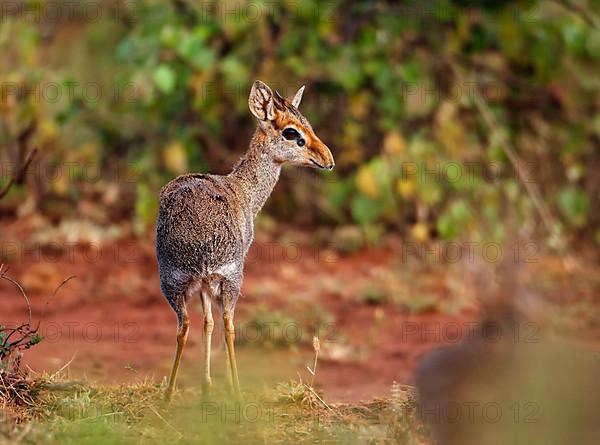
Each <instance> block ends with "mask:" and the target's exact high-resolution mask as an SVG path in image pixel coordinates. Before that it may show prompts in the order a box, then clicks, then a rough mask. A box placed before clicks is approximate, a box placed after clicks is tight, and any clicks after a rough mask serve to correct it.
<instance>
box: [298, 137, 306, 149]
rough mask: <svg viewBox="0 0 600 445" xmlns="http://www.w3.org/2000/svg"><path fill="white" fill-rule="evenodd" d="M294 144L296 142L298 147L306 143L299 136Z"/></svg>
mask: <svg viewBox="0 0 600 445" xmlns="http://www.w3.org/2000/svg"><path fill="white" fill-rule="evenodd" d="M296 144H298V146H299V147H302V146H303V145H304V144H306V141H305V140H304V139H302V138H300V139H298V140H297V141H296Z"/></svg>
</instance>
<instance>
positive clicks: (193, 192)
mask: <svg viewBox="0 0 600 445" xmlns="http://www.w3.org/2000/svg"><path fill="white" fill-rule="evenodd" d="M303 91H304V87H302V88H300V90H298V92H297V93H296V94H295V95H294V96H293V97H292V98H289V99H284V98H283V97H281V96H280V95H279V94H278V93H276V94H273V92H272V91H271V89H270V88H269V87H268V86H267V85H265V84H264V83H263V82H261V81H259V80H257V81H255V82H254V84H253V85H252V90H251V91H250V97H249V99H248V105H249V106H250V111H251V112H252V114H253V115H254V116H255V117H256V118H257V119H258V128H257V129H256V132H255V133H254V136H253V137H252V140H251V142H250V148H249V150H248V151H247V152H246V154H245V155H244V156H243V157H242V158H241V159H240V160H239V161H238V163H237V164H236V165H235V167H234V168H233V170H232V172H231V173H229V174H228V175H226V176H220V175H210V174H197V173H192V174H186V175H182V176H179V177H178V178H176V179H174V180H173V181H171V182H169V183H168V184H167V185H166V186H164V187H163V188H162V190H161V192H160V209H159V212H158V221H157V224H156V256H157V258H158V266H159V274H160V285H161V289H162V292H163V294H164V296H165V298H166V299H167V301H168V302H169V304H170V305H171V307H172V308H173V310H174V311H175V313H176V315H177V321H178V328H177V352H176V354H175V361H174V363H173V368H172V370H171V376H170V379H169V386H168V388H167V392H166V394H165V398H166V400H167V401H169V400H170V399H171V397H172V395H173V390H174V388H175V380H176V378H177V371H178V369H179V363H180V360H181V354H182V352H183V348H184V346H185V343H186V339H187V335H188V330H189V317H188V312H187V309H186V302H188V301H189V299H190V298H192V297H193V296H194V295H195V294H197V293H199V294H200V299H201V302H202V308H203V313H204V333H205V339H206V343H205V350H204V359H205V362H204V366H205V367H204V379H203V389H204V391H205V392H208V390H209V388H210V385H211V377H210V347H211V338H212V332H213V327H214V321H213V316H212V311H211V303H212V301H213V300H215V301H216V302H217V303H218V304H219V305H220V306H221V309H222V314H223V324H224V331H225V341H226V345H227V358H228V362H229V375H230V377H231V383H232V384H233V389H234V391H235V394H236V396H238V397H240V396H241V393H240V386H239V379H238V372H237V366H236V360H235V352H234V346H233V344H234V339H235V333H234V323H233V315H234V311H235V305H236V302H237V299H238V296H239V294H240V288H241V287H242V280H243V270H244V257H245V255H246V253H247V252H248V249H249V247H250V245H251V243H252V239H253V234H254V227H253V226H254V218H255V217H256V214H257V213H258V212H259V211H260V209H261V208H262V207H263V205H264V204H265V201H266V200H267V198H268V197H269V195H270V194H271V192H272V191H273V188H274V187H275V184H276V183H277V180H278V179H279V174H280V172H281V167H282V165H283V164H285V163H291V164H298V165H304V166H307V167H318V168H322V169H328V170H331V169H333V167H334V165H335V164H334V160H333V156H332V154H331V152H330V151H329V148H328V147H327V146H326V145H325V144H324V143H323V142H322V141H321V140H320V139H319V138H318V137H317V135H316V134H315V132H314V131H313V129H312V127H311V125H310V123H309V122H308V121H307V120H306V118H305V117H304V116H302V114H300V112H299V111H298V106H299V105H300V101H301V99H302V93H303Z"/></svg>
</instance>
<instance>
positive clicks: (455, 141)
mask: <svg viewBox="0 0 600 445" xmlns="http://www.w3.org/2000/svg"><path fill="white" fill-rule="evenodd" d="M209 3H211V4H212V6H214V8H213V9H210V12H209V9H207V8H203V7H196V6H195V5H194V4H193V2H155V1H149V0H148V1H142V2H139V5H138V6H139V7H138V8H137V9H136V17H135V18H136V20H135V21H133V22H130V23H126V24H125V23H117V24H115V23H114V21H111V20H108V19H107V20H101V21H98V22H94V23H86V22H82V23H77V24H76V26H75V27H74V28H75V29H74V30H73V29H72V30H70V31H67V30H63V29H62V28H59V29H58V30H57V31H55V32H56V34H57V35H56V36H55V37H57V42H58V41H60V42H61V44H60V45H63V46H60V45H59V44H58V43H56V45H50V49H48V48H46V47H45V46H43V43H42V41H43V40H42V27H40V26H37V25H36V24H34V23H27V22H26V21H25V22H23V21H21V20H18V19H13V18H10V17H9V18H8V19H7V20H6V21H5V22H4V23H3V24H2V29H1V32H0V45H2V49H3V50H4V51H5V53H6V54H7V57H6V58H5V59H6V60H7V61H6V62H4V63H2V64H0V70H1V72H2V74H3V75H4V77H5V78H6V79H9V80H11V81H19V82H25V83H35V82H42V83H46V82H50V81H56V82H58V83H59V84H64V83H65V82H74V84H77V83H79V84H82V83H85V82H97V83H98V84H99V85H100V86H102V88H103V91H104V92H105V93H106V92H107V91H111V93H112V94H103V95H102V97H101V98H100V99H99V100H98V101H94V102H92V101H90V100H89V97H87V98H86V96H85V95H83V94H81V93H80V92H78V94H76V98H77V100H64V98H63V100H61V101H59V102H56V103H50V102H49V101H44V100H35V98H33V97H25V99H24V100H20V101H17V102H16V103H15V104H13V105H10V106H7V107H5V109H4V111H3V112H2V119H3V120H4V121H5V123H6V128H7V129H8V130H7V131H6V134H3V135H2V139H4V142H7V143H8V142H10V140H11V138H13V139H14V137H15V136H14V135H16V134H18V133H19V130H21V129H23V128H24V127H26V125H27V123H28V122H32V121H34V120H35V121H37V122H39V125H38V126H37V130H36V134H35V140H36V142H37V143H38V145H40V147H41V148H42V150H43V152H44V153H47V154H48V157H49V158H52V159H54V160H59V161H65V160H66V161H71V160H73V158H75V159H76V160H77V161H91V162H100V163H101V164H102V165H103V167H105V168H106V167H108V166H109V165H110V163H114V162H122V161H125V162H134V163H135V164H136V165H138V166H139V172H140V175H139V177H138V178H137V181H138V184H137V185H136V187H135V188H136V190H137V198H136V199H135V200H133V202H134V203H135V204H134V208H133V209H132V211H133V213H134V214H135V215H136V221H137V223H138V226H139V228H140V230H143V228H144V227H145V226H147V225H148V224H151V221H152V220H153V217H154V214H155V212H156V208H155V206H154V205H153V204H152V200H153V199H155V198H156V194H157V193H158V190H159V187H160V186H161V185H162V184H164V183H165V182H166V181H167V180H168V179H169V178H171V177H172V176H173V175H174V174H178V173H180V170H181V169H182V168H187V169H188V170H192V171H193V170H196V171H208V170H210V171H218V172H220V173H223V172H225V171H227V170H228V168H229V167H230V166H231V164H232V163H233V161H234V160H235V158H236V156H237V155H239V154H241V152H242V151H243V150H244V149H245V148H246V147H247V142H248V139H249V136H250V133H251V131H252V129H253V128H254V126H255V122H254V121H253V119H252V118H251V117H250V115H249V113H248V111H247V105H246V97H247V92H248V88H249V85H250V84H251V82H252V81H253V80H254V79H255V78H261V79H263V80H265V81H267V82H268V83H271V84H273V85H275V87H276V88H277V89H278V90H280V91H281V92H282V94H291V93H292V92H293V91H295V89H296V88H297V87H298V86H300V85H302V84H306V86H307V90H306V93H305V99H304V102H303V105H302V110H303V111H304V112H305V114H306V115H307V116H308V117H309V119H310V120H311V122H312V123H313V124H314V127H315V129H316V131H317V133H318V134H319V135H320V136H321V137H322V139H323V140H324V141H326V142H327V143H328V145H330V146H331V148H332V150H333V153H334V156H335V157H336V161H337V166H338V171H337V172H336V174H335V176H334V177H332V178H331V179H333V180H332V181H324V182H320V183H319V184H318V190H316V188H315V187H312V188H311V182H312V181H310V180H304V179H303V180H301V181H294V182H287V183H284V184H281V185H280V186H279V187H278V189H277V191H276V193H275V195H274V197H273V199H272V200H271V204H270V207H269V208H268V211H271V212H272V213H277V214H278V215H277V216H278V219H283V218H293V217H294V215H296V214H297V213H298V211H299V210H300V209H302V213H303V215H304V216H305V217H306V218H312V219H313V221H315V222H317V221H318V222H329V223H341V224H354V223H357V224H359V225H360V226H362V227H363V228H364V229H366V230H367V231H369V230H371V231H372V228H373V227H387V228H399V229H404V228H405V225H406V221H415V220H418V221H417V222H418V224H421V226H420V227H430V228H434V229H435V232H436V233H437V234H438V235H439V236H440V237H442V238H444V239H447V240H450V239H454V238H457V237H459V236H462V235H466V234H468V232H470V231H473V230H475V228H481V227H482V224H478V223H481V222H482V221H483V222H485V224H486V225H488V226H489V229H490V232H491V233H499V231H500V230H499V228H498V225H502V224H503V223H504V221H506V217H508V218H509V219H510V220H511V221H512V222H513V223H515V224H516V225H517V226H518V225H521V224H524V223H537V222H538V220H539V216H538V215H537V214H536V212H535V210H534V207H533V206H531V205H528V204H525V202H526V201H528V200H529V198H528V196H527V194H526V190H525V188H524V187H523V185H522V184H521V183H520V181H521V179H520V178H519V177H518V175H517V172H516V171H515V168H514V166H513V165H512V163H511V161H510V160H509V157H508V156H507V152H506V147H507V144H511V145H512V146H514V147H515V148H516V150H517V155H518V156H519V158H520V159H521V160H522V161H523V162H524V163H525V164H527V165H533V166H535V172H533V177H532V178H531V179H532V180H533V182H534V183H535V184H534V185H535V187H537V188H539V189H540V192H541V194H542V197H543V199H544V201H545V203H546V205H548V206H549V207H550V210H551V211H552V213H554V214H556V215H560V218H561V220H562V221H563V222H565V223H567V227H569V228H570V229H569V230H571V231H574V232H576V233H584V232H588V231H590V230H591V232H592V233H594V232H595V231H597V230H598V224H599V221H600V213H599V210H598V209H600V205H598V204H600V203H599V202H598V199H599V198H598V194H597V192H596V191H595V190H594V184H597V180H596V179H595V178H596V177H597V175H598V173H597V168H592V165H594V163H596V164H597V159H598V144H599V142H598V136H599V135H600V129H599V128H600V124H599V122H600V117H598V116H600V112H599V111H598V105H597V97H598V94H600V81H599V80H598V77H597V72H598V69H599V68H600V65H599V64H600V58H599V55H600V34H599V31H598V30H597V29H596V28H594V27H593V26H591V24H590V23H591V22H593V21H594V20H596V21H597V20H598V16H599V14H600V11H598V9H597V8H594V6H593V5H591V4H590V5H589V6H587V7H586V6H582V8H584V11H585V13H586V14H587V15H588V16H589V17H587V18H586V17H584V14H583V13H582V14H581V15H579V14H578V13H577V11H576V10H574V9H565V8H564V6H561V4H560V2H543V5H542V2H521V1H495V2H492V1H490V2H484V3H482V2H477V4H478V6H477V5H475V4H474V3H473V2H466V1H465V2H450V1H448V0H436V1H431V2H428V6H427V7H423V8H419V7H418V5H417V3H418V2H408V3H411V5H408V6H407V2H383V1H376V2H367V1H358V2H353V3H352V4H351V5H350V6H349V5H347V4H346V3H345V2H340V1H334V2H325V3H322V2H308V1H302V2H292V3H290V2H280V3H268V5H267V3H262V2H255V3H253V5H254V6H253V7H247V6H248V5H247V4H245V3H244V2H242V3H236V4H235V5H229V6H227V7H225V6H224V5H223V3H219V2H209ZM590 3H591V2H590ZM409 6H410V8H409ZM232 11H233V12H232ZM67 32H71V33H74V34H75V35H74V36H65V35H64V34H67ZM99 36H110V38H107V39H105V40H102V39H101V38H100V37H99ZM73 37H75V38H73ZM65 42H66V43H65ZM65 44H66V46H64V45H65ZM42 52H44V53H45V54H47V58H48V59H49V60H52V61H55V62H53V63H49V64H44V65H42V64H41V63H40V62H39V57H38V55H39V54H40V53H42ZM88 53H91V54H93V58H92V56H88V55H87V54H88ZM64 54H69V57H65V56H64ZM9 60H10V63H9V62H8V61H9ZM100 67H101V69H99V68H100ZM116 85H118V87H116ZM473 91H477V92H479V93H480V94H481V95H482V96H483V97H484V98H486V99H487V102H488V107H489V109H490V112H491V113H492V114H493V116H494V117H495V120H496V121H497V127H496V128H489V127H488V126H487V124H486V122H485V121H484V120H483V119H482V116H481V113H480V110H479V109H478V108H477V107H476V106H475V102H474V97H473ZM7 103H9V102H7ZM10 103H12V102H10ZM90 147H93V148H92V149H90ZM451 164H452V165H455V167H456V166H458V173H459V177H458V178H456V177H450V173H454V174H456V173H457V171H456V170H455V171H452V170H451ZM470 164H473V165H474V167H472V168H471V167H469V165H470ZM413 165H414V166H415V168H414V169H409V170H408V171H407V169H406V167H407V166H413ZM490 165H494V166H496V170H494V171H493V172H496V173H499V174H498V175H497V176H495V177H493V179H490V178H489V177H488V176H487V175H486V173H489V171H488V170H489V166H490ZM432 171H433V172H437V173H435V174H433V175H432V174H431V172H432ZM302 177H303V178H310V177H311V176H310V175H309V174H305V175H303V176H302ZM76 186H77V184H76V183H71V184H65V185H64V186H63V189H61V190H62V192H61V193H63V194H62V196H63V197H70V198H69V199H82V197H81V196H80V195H79V193H78V192H77V193H73V192H71V193H69V191H68V190H67V192H65V190H64V188H69V187H76ZM45 187H46V188H51V189H52V190H46V192H49V193H51V194H52V193H58V192H57V190H55V189H56V188H57V186H49V185H46V186H45ZM307 194H308V195H309V196H312V195H316V194H318V195H322V196H324V198H323V200H321V201H319V202H314V203H313V202H309V203H307V202H306V199H304V200H303V199H301V197H302V196H307ZM325 195H326V196H325ZM83 198H84V197H83ZM507 203H508V204H509V205H507ZM407 229H408V228H407ZM432 230H433V229H432ZM406 232H409V230H406ZM420 232H422V230H421V231H420Z"/></svg>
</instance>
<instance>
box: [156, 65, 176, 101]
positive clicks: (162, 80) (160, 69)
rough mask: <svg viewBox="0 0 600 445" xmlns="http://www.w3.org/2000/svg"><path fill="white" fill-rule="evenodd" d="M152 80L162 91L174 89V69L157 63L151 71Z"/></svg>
mask: <svg viewBox="0 0 600 445" xmlns="http://www.w3.org/2000/svg"><path fill="white" fill-rule="evenodd" d="M152 80H153V81H154V83H155V85H156V86H157V87H158V89H159V90H160V91H162V92H163V93H166V94H168V93H171V92H173V90H174V89H175V71H174V70H173V69H172V68H171V67H170V66H169V65H165V64H161V65H158V66H157V67H156V69H155V70H154V73H152Z"/></svg>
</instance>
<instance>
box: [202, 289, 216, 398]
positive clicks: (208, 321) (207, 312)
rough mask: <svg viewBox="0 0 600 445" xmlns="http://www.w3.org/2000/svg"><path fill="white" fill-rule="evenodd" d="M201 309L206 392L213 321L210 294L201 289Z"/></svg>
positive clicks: (204, 389)
mask: <svg viewBox="0 0 600 445" xmlns="http://www.w3.org/2000/svg"><path fill="white" fill-rule="evenodd" d="M202 310H203V312H204V342H205V343H204V380H202V389H203V393H204V394H208V392H209V391H210V386H211V385H212V380H211V378H210V349H211V342H212V334H213V329H214V327H215V322H214V320H213V316H212V310H211V301H210V294H209V293H207V292H205V291H202Z"/></svg>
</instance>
